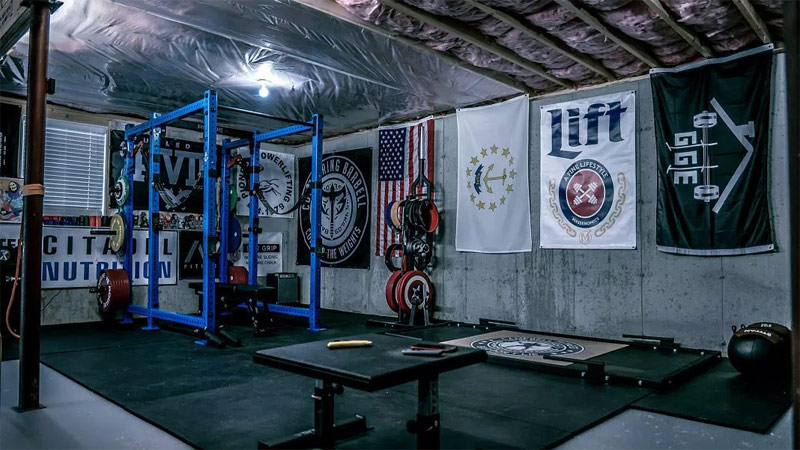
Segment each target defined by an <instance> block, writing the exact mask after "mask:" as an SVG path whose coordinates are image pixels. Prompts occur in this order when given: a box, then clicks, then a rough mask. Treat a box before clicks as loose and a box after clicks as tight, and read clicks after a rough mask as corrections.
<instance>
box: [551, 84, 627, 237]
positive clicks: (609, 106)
mask: <svg viewBox="0 0 800 450" xmlns="http://www.w3.org/2000/svg"><path fill="white" fill-rule="evenodd" d="M540 124H541V134H540V136H541V137H540V139H541V150H540V151H541V181H540V183H541V188H540V189H541V190H540V194H539V198H540V215H539V224H540V244H539V245H540V247H542V248H580V249H633V248H636V93H635V92H633V91H627V92H620V93H617V94H609V95H602V96H599V97H592V98H584V99H579V100H570V101H568V102H563V103H556V104H552V105H545V106H542V107H541V119H540Z"/></svg>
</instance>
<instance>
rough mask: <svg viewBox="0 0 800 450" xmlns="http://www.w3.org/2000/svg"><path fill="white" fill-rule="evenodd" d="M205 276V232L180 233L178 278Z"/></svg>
mask: <svg viewBox="0 0 800 450" xmlns="http://www.w3.org/2000/svg"><path fill="white" fill-rule="evenodd" d="M200 278H203V232H202V231H181V232H179V233H178V279H180V280H186V279H200Z"/></svg>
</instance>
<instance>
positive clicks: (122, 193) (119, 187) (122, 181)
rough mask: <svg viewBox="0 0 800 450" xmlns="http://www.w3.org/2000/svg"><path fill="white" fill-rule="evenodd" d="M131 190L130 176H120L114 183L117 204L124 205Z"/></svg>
mask: <svg viewBox="0 0 800 450" xmlns="http://www.w3.org/2000/svg"><path fill="white" fill-rule="evenodd" d="M130 190H131V186H130V184H128V178H127V177H120V178H119V179H118V180H117V182H116V183H115V184H114V201H116V202H117V206H119V207H122V206H123V205H124V204H125V202H127V201H128V195H130Z"/></svg>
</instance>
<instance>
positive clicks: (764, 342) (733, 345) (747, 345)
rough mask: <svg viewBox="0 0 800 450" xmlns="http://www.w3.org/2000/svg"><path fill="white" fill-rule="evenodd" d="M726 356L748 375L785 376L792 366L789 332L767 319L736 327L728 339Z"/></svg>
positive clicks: (788, 373) (764, 377)
mask: <svg viewBox="0 0 800 450" xmlns="http://www.w3.org/2000/svg"><path fill="white" fill-rule="evenodd" d="M728 358H730V361H731V364H732V365H733V367H734V368H736V370H738V371H739V372H741V373H742V375H744V376H746V377H748V378H758V379H764V380H769V379H772V380H778V379H786V378H788V377H789V376H791V367H792V366H791V360H792V350H791V338H790V332H789V330H788V329H787V328H786V327H784V326H782V325H778V324H773V323H769V322H758V323H755V324H753V325H750V326H748V327H744V328H740V329H739V330H735V331H734V333H733V337H731V340H730V342H729V343H728Z"/></svg>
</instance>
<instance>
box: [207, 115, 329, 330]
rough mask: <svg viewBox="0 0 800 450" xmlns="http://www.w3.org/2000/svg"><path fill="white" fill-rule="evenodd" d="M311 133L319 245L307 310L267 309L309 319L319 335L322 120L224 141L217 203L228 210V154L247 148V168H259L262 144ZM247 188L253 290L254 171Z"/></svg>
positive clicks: (224, 218) (223, 224)
mask: <svg viewBox="0 0 800 450" xmlns="http://www.w3.org/2000/svg"><path fill="white" fill-rule="evenodd" d="M306 131H311V132H312V133H313V134H312V141H311V158H312V167H311V179H312V180H318V181H319V182H313V181H312V184H311V186H312V190H311V211H312V214H311V221H312V224H311V236H312V238H311V242H315V243H318V245H316V246H315V248H313V249H311V268H310V284H311V299H310V302H309V305H308V308H305V307H298V306H290V305H279V304H274V303H268V304H267V308H268V309H269V311H270V312H272V313H276V314H286V315H290V316H299V317H307V318H308V328H309V329H310V330H312V331H320V330H322V329H323V328H322V327H321V325H320V314H319V310H320V286H319V284H320V259H319V255H318V254H317V252H316V251H315V250H316V249H320V250H321V248H322V246H321V235H320V222H319V219H320V215H321V208H322V204H321V198H322V197H321V196H322V172H321V171H322V168H321V165H322V117H321V116H319V115H317V114H315V115H313V116H312V118H311V120H310V121H309V122H308V123H307V124H295V125H291V126H288V127H285V128H279V129H277V130H273V131H269V132H266V133H261V132H259V131H255V132H253V136H252V137H251V138H249V139H239V140H235V141H230V140H227V139H226V140H225V141H223V143H222V160H223V169H222V180H221V188H220V193H221V196H222V198H221V199H220V203H221V204H222V205H223V207H224V208H228V207H229V197H230V196H229V194H228V193H229V191H230V169H228V163H229V162H230V160H231V157H232V155H231V151H232V150H234V149H237V148H241V147H245V146H246V147H248V148H249V151H250V167H252V168H256V167H259V165H260V161H259V153H260V152H259V149H260V146H261V143H262V142H264V141H268V140H270V139H275V138H277V137H282V136H288V135H291V134H297V133H303V132H306ZM249 175H250V176H249V187H250V192H251V195H250V209H249V214H248V227H247V230H248V233H249V244H248V245H249V247H248V252H249V263H248V268H247V269H248V280H247V282H248V284H249V285H251V286H255V285H257V284H258V279H257V276H258V267H257V264H258V254H257V252H258V234H259V232H260V224H259V220H260V219H259V217H258V202H257V201H256V198H254V197H253V194H252V193H253V192H255V190H256V189H258V184H259V174H258V172H257V171H256V170H251V171H250V174H249ZM229 224H230V216H229V215H228V214H223V215H221V217H220V235H221V236H220V254H227V252H228V248H229V242H228V227H229V226H230V225H229ZM219 279H220V280H227V279H228V267H227V266H222V265H221V266H220V268H219Z"/></svg>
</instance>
